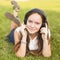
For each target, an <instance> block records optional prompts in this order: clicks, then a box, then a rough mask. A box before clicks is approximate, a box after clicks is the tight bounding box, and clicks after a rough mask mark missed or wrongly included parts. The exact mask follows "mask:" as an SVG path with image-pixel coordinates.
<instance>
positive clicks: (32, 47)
mask: <svg viewBox="0 0 60 60" xmlns="http://www.w3.org/2000/svg"><path fill="white" fill-rule="evenodd" d="M8 39H9V40H10V42H12V43H14V51H15V54H16V56H18V57H24V56H25V55H28V54H33V55H37V56H38V55H41V54H42V55H43V56H44V57H50V56H51V48H50V30H49V28H48V22H47V19H46V16H45V14H44V12H43V11H42V10H40V9H37V8H35V9H32V10H30V11H28V12H27V13H26V15H25V17H24V25H21V26H20V27H18V25H17V24H16V23H12V28H11V32H10V34H9V35H8Z"/></svg>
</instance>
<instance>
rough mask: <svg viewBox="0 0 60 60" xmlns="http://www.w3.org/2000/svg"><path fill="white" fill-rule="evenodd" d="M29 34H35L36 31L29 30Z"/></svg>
mask: <svg viewBox="0 0 60 60" xmlns="http://www.w3.org/2000/svg"><path fill="white" fill-rule="evenodd" d="M28 32H29V34H35V33H36V32H35V31H28Z"/></svg>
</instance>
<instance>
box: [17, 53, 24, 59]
mask: <svg viewBox="0 0 60 60" xmlns="http://www.w3.org/2000/svg"><path fill="white" fill-rule="evenodd" d="M16 56H17V57H21V58H23V57H25V54H20V53H16Z"/></svg>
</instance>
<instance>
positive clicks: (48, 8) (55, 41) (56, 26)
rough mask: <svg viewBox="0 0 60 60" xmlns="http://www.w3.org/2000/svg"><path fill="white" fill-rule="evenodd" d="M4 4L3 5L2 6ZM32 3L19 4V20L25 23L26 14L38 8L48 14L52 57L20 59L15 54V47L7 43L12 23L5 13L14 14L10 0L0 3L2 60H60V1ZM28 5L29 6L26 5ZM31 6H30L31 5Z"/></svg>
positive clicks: (0, 47)
mask: <svg viewBox="0 0 60 60" xmlns="http://www.w3.org/2000/svg"><path fill="white" fill-rule="evenodd" d="M2 2H3V4H2ZM33 3H34V2H33V1H30V2H29V3H27V2H25V3H24V2H18V4H19V6H20V7H21V10H20V11H19V18H20V19H21V22H23V19H24V15H25V13H26V12H27V11H28V10H30V9H31V8H34V7H37V8H40V9H42V10H44V12H45V13H46V16H47V18H48V23H49V27H50V29H51V50H52V56H51V57H50V58H45V57H43V56H39V57H37V56H32V55H29V56H26V57H24V58H18V57H16V56H15V54H14V53H13V51H12V49H13V45H12V44H11V43H8V42H7V41H6V35H7V34H8V33H9V31H10V21H9V20H8V19H7V18H6V17H5V16H4V14H5V12H7V11H9V12H11V13H12V12H13V10H12V5H11V4H10V1H8V0H5V1H4V0H2V1H1V2H0V60H59V59H60V8H59V7H60V0H48V1H47V0H42V1H40V0H39V2H37V1H36V0H35V3H34V5H32V4H33ZM26 4H28V5H26ZM29 4H30V5H29Z"/></svg>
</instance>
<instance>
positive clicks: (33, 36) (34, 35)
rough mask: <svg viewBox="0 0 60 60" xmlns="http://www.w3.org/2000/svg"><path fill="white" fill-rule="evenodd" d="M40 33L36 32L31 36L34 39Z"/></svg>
mask: <svg viewBox="0 0 60 60" xmlns="http://www.w3.org/2000/svg"><path fill="white" fill-rule="evenodd" d="M37 34H38V33H35V34H29V36H30V38H31V39H32V40H33V39H34V38H35V37H36V36H37Z"/></svg>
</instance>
